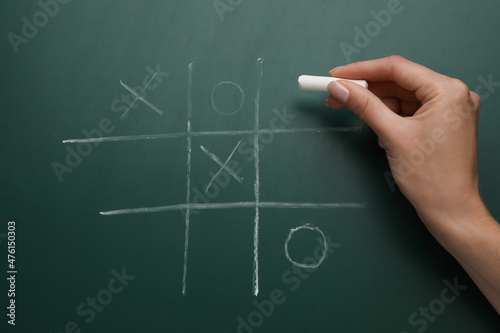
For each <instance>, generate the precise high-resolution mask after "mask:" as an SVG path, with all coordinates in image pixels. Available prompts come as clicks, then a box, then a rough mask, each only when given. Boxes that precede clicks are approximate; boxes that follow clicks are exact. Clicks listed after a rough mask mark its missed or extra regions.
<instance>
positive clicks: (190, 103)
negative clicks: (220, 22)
mask: <svg viewBox="0 0 500 333" xmlns="http://www.w3.org/2000/svg"><path fill="white" fill-rule="evenodd" d="M192 83H193V63H190V64H189V66H188V91H187V176H186V183H187V186H186V229H185V231H184V269H183V272H182V295H186V276H187V263H188V250H189V217H190V207H189V206H190V202H191V135H190V133H191V115H192V107H193V101H192V94H191V90H192V85H193V84H192Z"/></svg>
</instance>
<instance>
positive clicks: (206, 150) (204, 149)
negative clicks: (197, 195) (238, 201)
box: [200, 140, 243, 192]
mask: <svg viewBox="0 0 500 333" xmlns="http://www.w3.org/2000/svg"><path fill="white" fill-rule="evenodd" d="M240 142H241V140H240ZM240 142H238V144H237V145H236V148H238V146H239V145H240ZM200 148H201V150H203V152H204V153H205V154H207V155H208V157H210V158H211V159H212V160H213V161H214V162H215V163H217V164H218V165H219V166H221V167H222V168H223V169H224V170H226V171H227V172H228V173H229V174H230V175H231V176H233V178H234V179H236V180H237V181H239V182H240V183H243V179H242V178H241V177H240V176H238V174H237V173H236V172H235V171H234V170H233V169H231V168H228V167H227V163H228V162H229V160H227V161H226V162H225V163H223V162H222V161H221V160H220V159H219V158H218V157H217V156H216V155H215V154H214V153H212V152H210V151H209V150H208V149H207V148H205V147H203V146H200ZM236 148H235V149H234V150H233V152H232V153H231V155H229V159H231V157H232V156H233V154H234V152H235V151H236ZM217 176H218V174H217ZM209 185H212V181H210V184H209ZM209 187H210V186H207V187H206V190H207V189H208V188H209ZM206 190H205V192H206Z"/></svg>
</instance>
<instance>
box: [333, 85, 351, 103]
mask: <svg viewBox="0 0 500 333" xmlns="http://www.w3.org/2000/svg"><path fill="white" fill-rule="evenodd" d="M328 92H330V94H331V95H332V96H333V97H334V98H336V99H337V100H339V101H340V102H342V103H344V104H345V103H346V102H347V100H348V99H349V90H348V89H347V88H346V87H345V86H343V85H342V84H341V83H339V82H337V81H334V82H330V84H328Z"/></svg>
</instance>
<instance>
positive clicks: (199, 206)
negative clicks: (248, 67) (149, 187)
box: [63, 59, 366, 296]
mask: <svg viewBox="0 0 500 333" xmlns="http://www.w3.org/2000/svg"><path fill="white" fill-rule="evenodd" d="M262 73H263V60H262V59H258V60H257V78H258V83H257V88H256V95H255V100H254V121H255V122H254V128H253V130H237V131H192V129H191V118H192V82H193V63H191V64H189V66H188V87H187V110H186V111H187V124H186V131H185V132H178V133H165V134H155V135H134V136H115V137H101V138H86V139H69V140H64V141H63V143H65V144H66V143H88V142H119V141H132V140H160V139H171V138H182V137H185V138H186V147H187V149H186V154H187V165H186V167H187V173H186V200H185V202H182V203H177V204H173V205H165V206H156V207H139V208H127V209H119V210H111V211H103V212H100V214H101V215H123V214H139V213H156V212H165V211H173V210H179V211H185V234H184V267H183V275H182V294H183V295H185V294H186V277H187V268H188V256H189V228H190V213H191V210H206V209H238V208H240V209H241V208H246V209H253V210H255V215H254V231H253V233H254V235H253V243H254V244H253V245H254V248H253V254H254V256H253V257H254V258H253V267H254V274H253V281H252V282H253V287H252V289H253V294H254V295H255V296H257V295H258V293H259V223H260V221H259V212H260V209H265V208H283V209H333V208H365V207H366V203H356V202H345V203H335V202H326V203H318V202H316V203H314V202H269V201H260V152H259V135H261V134H264V133H272V134H284V133H289V134H294V133H311V134H314V133H325V132H352V131H360V130H361V127H360V126H358V127H324V128H295V129H285V128H282V129H261V128H260V123H259V113H260V98H261V90H262ZM155 75H156V74H155ZM155 75H153V77H152V78H151V79H150V80H149V82H148V83H147V85H146V86H145V87H144V89H143V90H142V92H140V93H137V92H136V91H134V90H133V89H131V88H130V87H129V86H127V85H126V84H125V83H123V82H122V81H120V84H121V85H122V86H123V87H124V88H125V89H127V90H128V91H129V92H130V93H131V94H132V95H133V96H134V97H135V99H134V101H133V102H132V104H130V106H129V108H128V109H127V111H126V112H125V113H124V115H123V116H125V117H126V115H127V114H128V112H129V111H130V109H131V108H132V106H133V105H134V104H135V103H137V102H139V101H140V102H142V103H144V104H145V105H146V106H148V107H149V108H151V109H153V110H154V111H155V112H157V113H158V114H160V115H161V114H162V111H161V110H160V109H159V108H157V107H156V106H154V105H153V104H152V103H150V102H149V101H147V100H146V99H145V97H144V96H143V95H144V92H145V91H146V89H147V87H148V85H149V84H150V83H151V82H152V80H153V79H154V77H155ZM221 83H230V84H234V85H235V86H236V87H237V88H238V89H239V90H240V92H241V93H243V91H242V89H241V88H240V87H239V86H238V85H236V84H235V83H233V82H229V81H224V82H221ZM221 83H219V85H220V84H221ZM214 90H215V89H214ZM212 93H213V92H212ZM212 98H213V95H212ZM212 105H213V107H214V109H215V110H216V111H217V109H216V107H215V104H214V103H213V100H212ZM241 135H252V136H253V157H254V169H255V179H254V201H244V202H224V203H192V202H191V155H192V138H193V137H208V136H228V137H231V136H233V137H234V136H241ZM238 144H239V143H238ZM237 147H238V145H236V147H235V148H234V149H233V151H232V153H231V154H230V155H229V157H228V158H227V159H226V161H225V162H223V161H222V160H220V159H219V158H218V157H217V156H216V155H215V154H213V153H211V152H209V151H208V150H207V149H206V148H204V147H203V146H201V149H202V150H203V151H204V152H205V153H206V154H207V155H208V156H209V157H210V158H212V160H214V161H215V162H216V163H217V164H218V165H219V166H220V169H219V171H218V172H217V173H216V174H215V175H214V176H213V178H212V180H211V181H210V183H209V184H208V186H207V188H208V187H209V186H210V184H211V182H213V180H214V179H215V178H217V176H218V175H219V174H220V173H221V172H223V171H227V172H228V173H229V174H230V175H231V176H232V177H233V178H235V179H236V180H239V179H238V177H237V174H235V172H234V171H233V170H231V169H230V168H229V167H228V163H229V161H230V160H231V158H232V156H233V154H234V152H235V151H236V149H237ZM304 228H308V229H310V227H307V226H305V227H304ZM293 230H295V231H296V230H297V228H296V229H292V231H293ZM318 231H319V230H318ZM320 232H321V231H320ZM291 234H292V233H291ZM291 234H290V235H291ZM287 255H288V254H287ZM292 263H293V264H296V263H294V262H293V261H292Z"/></svg>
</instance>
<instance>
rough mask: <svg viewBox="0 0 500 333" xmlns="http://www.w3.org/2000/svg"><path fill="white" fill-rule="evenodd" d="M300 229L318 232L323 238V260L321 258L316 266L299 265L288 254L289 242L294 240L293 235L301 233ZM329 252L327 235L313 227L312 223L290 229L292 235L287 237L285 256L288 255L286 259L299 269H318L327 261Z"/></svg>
mask: <svg viewBox="0 0 500 333" xmlns="http://www.w3.org/2000/svg"><path fill="white" fill-rule="evenodd" d="M300 229H308V230H313V231H317V232H319V233H320V234H321V237H323V254H322V255H321V258H319V260H318V262H317V263H316V264H311V265H307V264H301V263H298V262H296V261H293V260H292V258H290V254H289V253H288V242H289V241H290V239H292V236H293V234H294V233H295V232H297V231H299V230H300ZM327 251H328V245H327V244H326V237H325V234H324V233H323V231H321V230H320V229H319V228H318V227H315V226H313V225H312V224H310V223H306V224H304V225H301V226H300V227H297V228H293V229H290V233H289V234H288V237H287V239H286V241H285V255H286V258H287V259H288V261H289V262H291V263H292V264H293V265H295V266H297V267H301V268H317V267H319V265H321V263H322V262H323V260H325V258H326V252H327Z"/></svg>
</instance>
